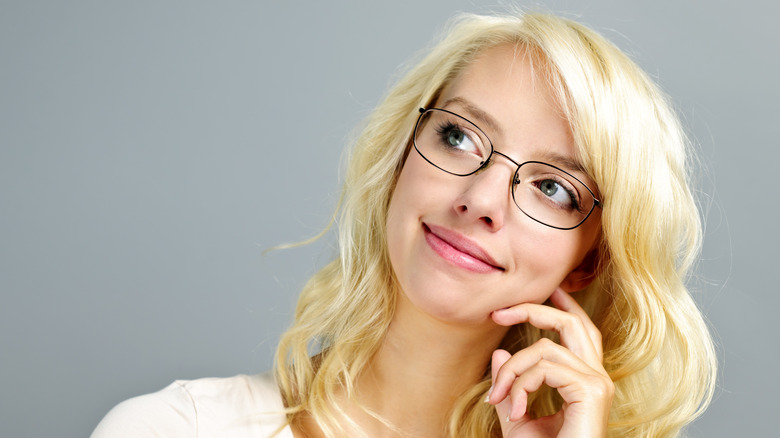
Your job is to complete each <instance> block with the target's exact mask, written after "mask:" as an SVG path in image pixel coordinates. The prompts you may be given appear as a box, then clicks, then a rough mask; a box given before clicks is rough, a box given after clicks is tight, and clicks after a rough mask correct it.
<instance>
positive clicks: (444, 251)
mask: <svg viewBox="0 0 780 438" xmlns="http://www.w3.org/2000/svg"><path fill="white" fill-rule="evenodd" d="M423 229H424V230H425V241H426V242H427V243H428V245H429V246H430V247H431V248H432V249H433V250H434V251H435V252H436V253H437V254H439V255H440V256H441V257H442V258H443V259H445V260H447V261H449V262H451V263H453V264H454V265H456V266H460V267H462V268H464V269H467V270H469V271H473V272H478V273H489V272H496V271H503V270H504V269H503V268H502V267H500V266H499V265H498V263H496V261H495V260H494V259H493V257H491V256H490V254H488V252H487V251H485V250H484V249H482V248H481V247H480V246H479V245H477V244H476V243H475V242H474V241H472V240H470V239H469V238H467V237H465V236H463V235H461V234H460V233H458V232H456V231H453V230H450V229H447V228H443V227H439V226H436V225H428V224H423Z"/></svg>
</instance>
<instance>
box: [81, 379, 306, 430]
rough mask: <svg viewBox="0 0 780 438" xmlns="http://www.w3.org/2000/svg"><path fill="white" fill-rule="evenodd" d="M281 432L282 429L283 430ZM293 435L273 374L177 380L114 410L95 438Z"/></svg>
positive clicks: (100, 425)
mask: <svg viewBox="0 0 780 438" xmlns="http://www.w3.org/2000/svg"><path fill="white" fill-rule="evenodd" d="M277 432H278V433H277ZM116 437H192V438H206V437H220V438H223V437H224V438H239V437H247V438H248V437H253V438H270V437H275V438H293V434H292V430H291V429H290V426H289V425H287V422H286V417H285V415H284V403H283V402H282V396H281V394H280V393H279V387H278V386H277V385H276V382H275V381H274V378H273V375H272V374H271V373H263V374H257V375H254V376H245V375H239V376H235V377H228V378H208V379H198V380H177V381H175V382H173V383H172V384H170V385H169V386H168V387H166V388H165V389H163V390H161V391H158V392H155V393H153V394H146V395H142V396H140V397H135V398H131V399H129V400H126V401H124V402H122V403H120V404H118V405H117V406H116V407H114V408H113V409H111V411H109V413H108V414H106V416H105V417H104V418H103V420H102V421H101V422H100V424H98V426H97V428H95V431H94V432H92V438H116Z"/></svg>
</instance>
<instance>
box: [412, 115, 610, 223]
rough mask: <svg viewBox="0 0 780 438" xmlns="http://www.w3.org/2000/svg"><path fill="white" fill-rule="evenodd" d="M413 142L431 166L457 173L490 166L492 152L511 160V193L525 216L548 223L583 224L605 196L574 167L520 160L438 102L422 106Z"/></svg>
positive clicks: (469, 173)
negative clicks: (577, 174) (573, 171)
mask: <svg viewBox="0 0 780 438" xmlns="http://www.w3.org/2000/svg"><path fill="white" fill-rule="evenodd" d="M414 148H415V149H416V150H417V153H419V154H420V156H421V157H423V158H424V159H425V161H427V162H428V163H430V164H432V165H433V166H435V167H437V168H439V169H441V170H443V171H445V172H447V173H449V174H452V175H456V176H469V175H473V174H475V173H477V172H479V171H480V170H482V169H485V168H487V167H488V166H489V165H490V163H491V160H492V159H493V156H494V154H495V155H500V156H502V157H504V158H506V159H507V160H509V161H511V162H512V163H513V164H515V165H517V170H515V173H514V175H513V177H512V199H514V201H515V204H516V205H517V207H518V208H519V209H520V211H522V212H523V213H525V215H526V216H528V217H530V218H531V219H533V220H535V221H536V222H539V223H541V224H543V225H547V226H548V227H552V228H557V229H559V230H571V229H574V228H577V227H578V226H580V225H581V224H582V223H583V222H585V220H586V219H588V217H589V216H590V214H591V213H593V210H594V209H595V208H596V206H599V207H600V206H601V201H599V200H598V199H596V196H595V195H594V193H593V191H592V190H591V189H590V188H589V187H588V186H587V185H585V183H583V182H582V181H580V180H579V179H577V177H575V176H574V175H572V174H571V173H569V172H567V171H565V170H563V169H561V168H559V167H556V166H553V165H552V164H547V163H543V162H541V161H526V162H524V163H518V162H517V161H515V160H513V159H512V158H510V157H509V156H507V155H505V154H503V153H501V152H498V151H496V150H495V149H493V143H492V142H491V141H490V139H489V138H488V136H487V135H486V134H485V132H484V131H482V129H480V128H479V127H478V126H477V125H475V124H474V123H472V122H470V121H469V120H468V119H466V118H465V117H462V116H459V115H457V114H455V113H453V112H452V111H447V110H444V109H440V108H427V109H426V108H420V117H419V118H418V119H417V124H416V125H415V127H414Z"/></svg>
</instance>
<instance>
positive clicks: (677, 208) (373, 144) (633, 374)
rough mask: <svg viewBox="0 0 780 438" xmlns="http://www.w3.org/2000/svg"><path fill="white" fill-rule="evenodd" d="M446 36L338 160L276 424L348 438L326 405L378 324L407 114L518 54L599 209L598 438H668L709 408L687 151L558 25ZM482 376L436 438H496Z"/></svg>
mask: <svg viewBox="0 0 780 438" xmlns="http://www.w3.org/2000/svg"><path fill="white" fill-rule="evenodd" d="M449 29H450V31H449V32H447V33H446V34H445V37H444V38H443V39H442V40H441V41H440V42H439V43H438V44H436V45H435V46H434V47H433V48H432V49H431V50H430V52H429V53H428V54H427V56H425V57H424V59H423V60H422V61H421V62H419V63H418V64H417V65H416V66H414V67H413V68H412V69H411V70H410V71H409V72H408V73H407V74H406V75H405V76H404V77H403V78H401V79H400V81H398V83H397V84H396V85H395V86H394V87H393V88H392V89H391V90H390V91H389V93H388V94H387V96H386V98H385V99H384V100H383V102H382V103H380V104H379V106H378V107H377V108H376V110H375V111H374V112H373V114H372V115H371V116H370V117H369V119H368V120H367V122H366V125H365V127H364V129H363V131H362V133H361V134H360V135H359V137H358V138H357V140H356V142H355V144H354V146H353V148H352V152H351V156H350V157H349V165H348V169H347V174H346V179H345V182H344V188H343V192H342V197H341V201H340V210H339V213H338V230H339V249H340V256H339V257H338V258H337V259H336V260H333V261H332V262H331V263H329V264H328V265H327V266H325V267H324V268H323V269H322V270H321V271H319V272H318V273H317V274H316V275H314V276H313V277H312V278H311V279H310V280H309V282H308V283H307V284H306V286H305V287H304V289H303V291H302V293H301V296H300V299H299V301H298V306H297V308H296V311H295V321H294V323H293V325H292V327H291V328H290V329H289V330H288V331H287V332H286V333H285V334H284V335H283V336H282V338H281V341H280V343H279V347H278V350H277V355H276V367H275V373H276V378H277V381H278V383H279V386H280V388H281V391H282V395H283V397H284V399H285V401H286V403H287V406H288V418H289V420H290V422H295V421H296V420H297V419H298V418H299V417H300V416H301V415H304V414H305V415H309V416H311V417H312V419H313V420H314V421H316V422H317V423H318V425H319V426H320V427H321V428H322V429H323V431H324V432H325V434H326V435H327V436H334V437H335V436H343V434H344V433H345V428H344V427H343V425H345V424H348V425H351V426H356V425H355V424H354V423H353V422H352V421H351V420H350V419H349V417H348V416H347V415H346V413H345V412H344V411H343V410H342V409H340V408H339V407H338V404H337V403H335V394H336V393H337V392H338V391H343V392H345V393H346V395H347V397H350V398H352V397H353V395H354V382H355V381H356V379H357V376H358V375H359V374H360V372H361V370H363V369H364V367H365V365H366V364H367V362H368V361H369V359H370V358H371V357H372V355H373V354H374V353H375V352H376V350H377V348H378V346H379V345H380V344H381V342H382V340H383V338H384V336H385V334H386V332H387V328H388V326H389V324H390V320H391V318H392V315H393V311H394V308H395V300H396V295H395V294H396V293H397V286H396V285H395V283H394V282H395V280H394V276H393V272H392V268H391V267H390V261H389V257H388V253H387V240H386V239H387V235H386V221H387V211H388V205H389V202H390V198H391V195H392V193H393V189H394V187H395V183H396V180H397V178H398V174H399V172H400V169H401V167H402V166H403V163H404V160H405V158H406V155H407V153H408V151H409V145H410V136H411V131H412V128H413V126H414V122H415V120H416V117H417V114H418V112H417V109H418V108H420V107H425V106H428V105H429V104H430V103H431V102H433V101H435V100H436V98H437V97H438V95H439V93H440V92H441V90H442V89H443V88H444V87H445V86H446V85H447V84H449V83H450V82H451V81H452V80H453V79H454V78H456V77H457V76H458V75H459V74H460V73H461V72H462V71H463V70H464V69H465V68H466V67H468V66H469V64H470V63H471V62H472V61H473V59H474V58H475V57H476V56H477V54H479V53H480V52H481V51H483V50H485V49H486V48H489V47H493V46H496V45H500V44H512V45H515V46H516V47H517V48H518V49H523V50H525V51H526V53H529V54H531V55H532V61H533V70H534V74H535V76H537V77H540V78H543V79H544V80H546V81H547V82H548V84H549V85H550V87H551V89H552V90H553V92H554V93H555V95H556V97H557V99H558V101H559V104H560V106H561V108H562V109H563V111H564V113H565V116H566V117H567V119H568V120H569V124H570V128H571V131H572V134H573V136H574V139H575V142H576V145H577V152H578V154H579V158H580V159H581V161H582V162H583V164H584V167H585V169H586V171H587V172H588V174H589V175H590V176H591V178H592V179H593V180H594V181H595V183H596V185H597V186H598V188H599V191H600V193H601V196H602V198H603V214H602V230H601V236H602V238H601V242H600V246H599V249H598V252H599V266H598V272H599V274H598V277H597V278H596V280H595V281H594V282H593V283H592V284H591V285H590V286H588V287H587V288H586V289H585V290H583V291H581V292H579V293H577V294H575V297H576V298H577V299H578V301H579V302H580V304H581V305H583V307H584V308H585V309H586V311H588V313H589V315H590V316H591V318H592V319H593V321H594V323H595V324H596V326H597V327H598V328H599V329H600V330H601V333H602V335H603V344H604V345H603V347H604V366H605V368H606V370H607V372H609V374H610V377H611V378H612V380H613V382H614V383H615V395H614V398H613V403H612V409H611V411H610V422H609V434H610V436H620V437H640V436H641V437H655V436H663V437H666V436H676V435H678V434H679V433H680V431H681V430H682V428H683V426H685V424H687V423H688V422H690V421H691V420H693V419H694V418H695V417H696V416H697V415H699V414H700V413H701V412H702V411H703V409H704V408H705V407H706V405H707V404H708V402H709V400H710V399H711V397H712V393H713V389H714V383H715V369H716V363H715V354H714V348H713V345H712V341H711V339H710V336H709V332H708V330H707V327H706V325H705V323H704V321H703V318H702V316H701V314H700V312H699V310H698V309H697V308H696V305H695V304H694V302H693V300H692V299H691V297H690V295H689V293H688V290H687V288H686V286H685V280H686V275H687V274H688V272H689V270H690V268H691V267H692V265H693V263H694V262H695V260H696V257H697V255H698V251H699V246H700V240H701V223H700V219H699V214H698V210H697V208H696V204H695V201H694V199H693V195H692V193H691V190H690V179H691V177H690V175H689V172H690V167H691V166H690V164H691V163H689V160H690V155H689V154H690V152H689V143H688V141H687V139H686V138H685V135H684V133H683V130H682V128H681V127H680V124H679V121H678V118H677V117H676V115H675V114H674V112H673V111H672V110H671V108H670V105H669V103H668V101H667V98H666V97H665V96H664V95H663V94H662V93H661V92H660V91H659V90H658V88H657V87H656V85H655V84H654V83H653V82H652V81H651V80H650V79H649V78H648V77H647V75H646V74H645V73H644V72H643V71H642V70H641V69H640V68H639V67H637V66H636V64H635V63H634V62H632V61H631V60H630V59H629V58H628V57H627V56H626V55H624V54H623V53H622V52H621V51H620V50H619V49H617V48H616V47H615V46H614V45H612V44H611V43H609V42H608V41H606V40H605V39H604V38H603V37H601V36H600V35H598V34H597V33H595V32H594V31H592V30H590V29H588V28H586V27H585V26H583V25H581V24H578V23H576V22H573V21H570V20H567V19H563V18H560V17H555V16H550V15H544V14H518V15H515V16H477V15H462V16H459V17H457V18H456V19H454V20H453V21H452V22H451V25H450V27H449ZM543 336H547V337H554V334H551V333H544V332H543V331H541V330H538V329H535V328H534V327H531V326H529V325H528V324H523V325H519V326H517V327H515V328H514V329H513V330H511V331H510V332H509V333H508V334H507V336H506V338H505V339H504V341H503V342H502V347H503V348H507V349H509V351H510V352H512V353H514V352H516V351H518V350H519V349H521V348H524V347H526V346H528V345H530V344H532V343H533V342H535V341H537V340H538V339H540V338H541V337H543ZM489 376H490V374H489V370H485V378H484V380H483V381H482V382H479V383H478V384H476V385H475V386H474V387H473V388H471V389H470V390H469V391H467V392H466V393H464V394H463V395H462V396H461V397H460V399H459V400H458V401H457V402H456V404H455V405H454V406H453V408H452V410H451V414H450V422H449V426H448V429H449V430H448V431H447V432H448V433H449V435H450V436H453V437H455V436H457V437H492V436H500V428H499V425H498V422H497V421H498V419H497V418H496V414H495V409H494V407H493V406H491V405H487V404H484V403H482V402H481V400H482V399H483V398H484V397H485V394H486V392H487V390H488V387H489V386H490V378H489ZM560 403H561V401H560V399H559V397H557V394H556V393H555V391H553V390H548V391H540V392H538V393H536V394H534V397H533V400H532V401H531V403H530V411H531V412H532V414H533V415H537V416H540V415H549V414H551V413H553V412H555V411H556V410H557V409H559V408H560ZM380 420H381V419H380ZM390 426H392V425H390Z"/></svg>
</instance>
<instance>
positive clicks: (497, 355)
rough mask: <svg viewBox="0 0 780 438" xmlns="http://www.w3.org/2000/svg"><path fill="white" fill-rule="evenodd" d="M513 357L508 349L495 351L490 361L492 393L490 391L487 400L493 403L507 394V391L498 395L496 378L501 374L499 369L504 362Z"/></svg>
mask: <svg viewBox="0 0 780 438" xmlns="http://www.w3.org/2000/svg"><path fill="white" fill-rule="evenodd" d="M511 358H512V355H511V354H510V353H509V352H508V351H506V350H501V349H499V350H496V351H494V352H493V358H492V359H491V362H490V374H491V385H492V386H491V387H490V393H488V396H487V400H486V401H487V402H488V403H491V404H496V403H498V402H500V401H501V400H503V399H504V397H505V396H506V394H505V391H504V394H503V395H502V396H497V395H495V394H496V379H497V377H498V374H499V370H500V369H501V367H502V366H504V364H505V363H506V362H507V361H508V360H509V359H511Z"/></svg>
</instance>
